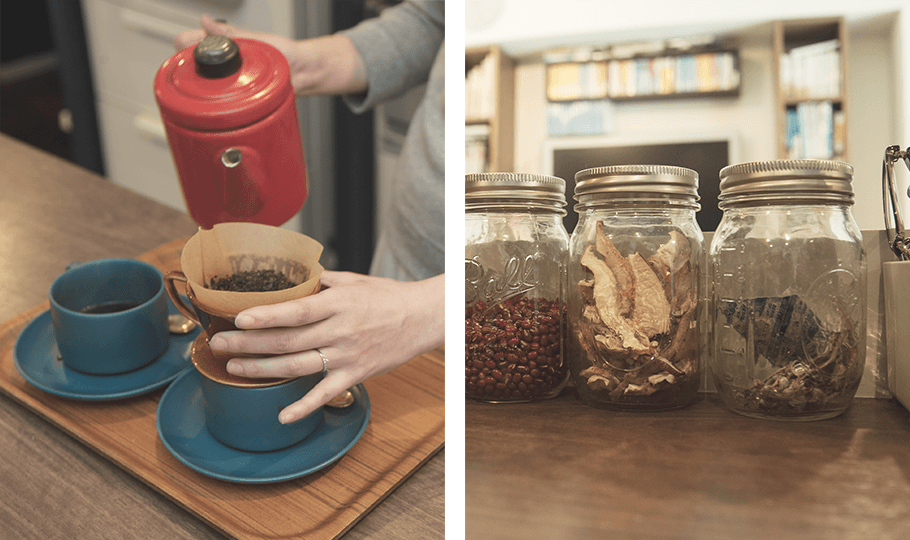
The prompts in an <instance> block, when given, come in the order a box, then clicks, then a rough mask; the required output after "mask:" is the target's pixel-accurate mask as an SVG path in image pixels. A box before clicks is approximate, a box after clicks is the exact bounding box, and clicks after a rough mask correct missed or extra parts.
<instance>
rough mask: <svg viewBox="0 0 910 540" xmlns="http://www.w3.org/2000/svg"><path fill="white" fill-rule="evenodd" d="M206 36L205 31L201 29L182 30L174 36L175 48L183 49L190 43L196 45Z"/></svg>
mask: <svg viewBox="0 0 910 540" xmlns="http://www.w3.org/2000/svg"><path fill="white" fill-rule="evenodd" d="M204 37H205V31H204V30H199V29H198V28H197V29H195V30H187V31H186V32H181V33H179V34H177V36H176V37H174V49H176V50H178V51H182V50H183V49H185V48H187V47H189V46H190V45H195V44H197V43H199V42H200V41H202V38H204Z"/></svg>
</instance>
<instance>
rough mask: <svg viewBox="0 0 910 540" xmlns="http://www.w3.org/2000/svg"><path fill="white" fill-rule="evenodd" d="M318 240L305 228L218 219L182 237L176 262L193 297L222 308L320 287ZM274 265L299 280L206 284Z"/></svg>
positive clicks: (232, 310) (268, 301) (299, 294)
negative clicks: (232, 287) (257, 286)
mask: <svg viewBox="0 0 910 540" xmlns="http://www.w3.org/2000/svg"><path fill="white" fill-rule="evenodd" d="M322 249H323V248H322V244H320V243H319V242H317V241H316V240H313V239H312V238H310V237H309V236H306V235H304V234H301V233H298V232H294V231H290V230H287V229H282V228H280V227H272V226H269V225H260V224H258V223H219V224H217V225H215V226H214V227H213V228H211V229H208V230H206V229H202V228H200V229H199V231H198V232H197V233H196V234H195V235H193V237H192V238H190V239H189V241H187V243H186V246H185V247H184V248H183V253H182V254H181V256H180V265H181V269H182V270H183V273H184V274H185V275H186V277H187V281H188V282H189V286H190V288H191V289H192V291H193V294H194V295H195V296H196V299H197V300H198V301H199V302H200V303H201V304H203V305H205V306H207V307H209V308H214V309H218V310H221V311H224V312H227V313H239V312H240V311H243V310H244V309H247V308H251V307H255V306H261V305H266V304H277V303H280V302H286V301H288V300H293V299H295V298H302V297H304V296H309V295H311V294H313V293H315V292H317V291H318V290H319V278H320V276H322V271H323V268H322V265H321V264H319V256H320V255H322ZM255 270H277V271H279V272H281V273H283V274H284V275H286V276H287V277H288V278H289V279H290V280H291V281H294V282H299V283H300V284H299V285H297V286H295V287H291V288H290V289H284V290H280V291H269V292H261V293H260V292H233V291H217V290H213V289H209V288H208V287H207V286H206V285H207V284H208V283H209V282H210V280H211V279H212V278H213V277H228V276H231V275H233V274H235V273H237V272H246V271H255Z"/></svg>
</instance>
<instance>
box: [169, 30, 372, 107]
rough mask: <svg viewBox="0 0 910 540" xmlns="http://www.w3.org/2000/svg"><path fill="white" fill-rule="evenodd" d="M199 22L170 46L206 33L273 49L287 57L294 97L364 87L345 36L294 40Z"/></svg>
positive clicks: (362, 70) (362, 73) (361, 72)
mask: <svg viewBox="0 0 910 540" xmlns="http://www.w3.org/2000/svg"><path fill="white" fill-rule="evenodd" d="M201 23H202V28H201V29H194V30H187V31H186V32H182V33H180V34H179V35H178V36H177V37H176V38H174V47H176V48H177V50H180V49H183V48H186V47H189V46H191V45H195V44H196V43H198V42H199V41H201V40H202V38H204V37H205V36H206V35H210V34H218V35H224V36H227V37H230V38H248V39H255V40H258V41H262V42H264V43H268V44H269V45H271V46H273V47H275V48H276V49H278V50H279V51H281V53H282V54H283V55H284V56H285V57H286V58H287V60H288V63H289V64H290V67H291V86H293V87H294V93H295V94H296V95H298V96H308V95H326V94H356V93H360V92H363V91H365V90H366V88H367V75H366V68H365V67H364V65H363V60H362V59H361V58H360V55H359V54H357V49H355V48H354V44H353V43H351V40H350V39H348V38H347V37H346V36H343V35H340V34H333V35H329V36H321V37H318V38H314V39H305V40H299V41H295V40H293V39H290V38H287V37H284V36H278V35H274V34H267V33H264V32H253V31H248V30H240V29H238V28H235V27H233V26H231V25H229V24H226V23H222V22H217V21H215V20H214V19H212V18H211V17H209V16H208V15H203V16H202V18H201Z"/></svg>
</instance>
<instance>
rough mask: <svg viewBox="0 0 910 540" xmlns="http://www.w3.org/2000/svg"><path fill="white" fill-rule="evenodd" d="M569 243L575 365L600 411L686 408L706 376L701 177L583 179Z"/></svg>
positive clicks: (669, 172)
mask: <svg viewBox="0 0 910 540" xmlns="http://www.w3.org/2000/svg"><path fill="white" fill-rule="evenodd" d="M575 199H576V200H577V201H578V205H577V206H576V207H575V209H576V210H577V211H578V215H579V216H578V225H577V226H576V228H575V230H574V231H573V232H572V237H571V239H570V241H569V269H568V278H569V287H568V289H569V293H568V296H569V299H568V310H569V365H570V369H571V373H572V381H573V382H574V384H575V387H576V389H577V391H578V394H579V396H580V398H581V400H582V401H583V402H585V403H587V404H588V405H591V406H594V407H599V408H612V409H626V410H661V409H674V408H678V407H683V406H685V405H687V404H689V403H691V402H692V401H693V399H694V398H695V397H696V395H697V393H698V389H699V387H700V384H701V379H702V374H703V372H704V369H703V362H702V361H701V358H700V354H701V351H702V345H701V340H702V337H701V336H700V334H699V329H700V327H701V324H700V319H701V318H702V309H701V307H702V305H703V303H704V302H702V301H699V300H703V299H704V293H703V290H704V288H703V286H702V285H703V284H702V280H703V278H702V273H701V261H702V259H703V257H704V247H703V246H704V236H703V235H702V232H701V229H700V228H699V226H698V223H697V222H696V221H695V212H697V211H698V209H699V208H700V206H699V204H698V202H697V201H698V173H697V172H695V171H693V170H690V169H685V168H682V167H671V166H663V165H620V166H611V167H598V168H594V169H586V170H583V171H580V172H579V173H578V174H576V175H575Z"/></svg>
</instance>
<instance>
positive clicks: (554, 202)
mask: <svg viewBox="0 0 910 540" xmlns="http://www.w3.org/2000/svg"><path fill="white" fill-rule="evenodd" d="M464 192H465V205H466V207H482V206H490V205H493V206H500V207H513V206H514V207H516V208H528V207H531V208H551V209H556V210H561V209H562V207H563V206H565V205H566V181H565V180H563V179H562V178H558V177H555V176H547V175H543V174H530V173H512V172H508V173H506V172H490V173H474V174H468V175H465V180H464ZM563 211H564V210H563Z"/></svg>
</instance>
